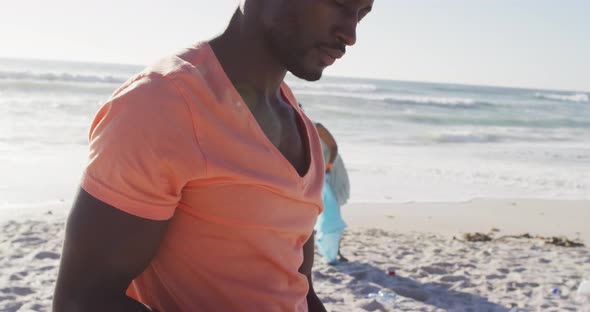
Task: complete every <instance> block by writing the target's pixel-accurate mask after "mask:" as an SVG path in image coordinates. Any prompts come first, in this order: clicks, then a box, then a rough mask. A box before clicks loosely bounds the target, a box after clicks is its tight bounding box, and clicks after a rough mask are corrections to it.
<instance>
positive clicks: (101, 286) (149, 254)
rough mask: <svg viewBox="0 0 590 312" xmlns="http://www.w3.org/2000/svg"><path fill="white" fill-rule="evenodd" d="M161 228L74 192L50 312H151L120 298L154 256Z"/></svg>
mask: <svg viewBox="0 0 590 312" xmlns="http://www.w3.org/2000/svg"><path fill="white" fill-rule="evenodd" d="M167 225H168V221H153V220H147V219H142V218H139V217H135V216H132V215H129V214H127V213H125V212H123V211H120V210H118V209H116V208H114V207H112V206H109V205H108V204H106V203H104V202H101V201H100V200H98V199H96V198H94V197H93V196H92V195H90V194H88V193H87V192H86V191H84V190H83V189H80V192H79V194H78V197H77V198H76V201H75V203H74V206H73V207H72V211H71V212H70V216H69V218H68V224H67V228H66V237H65V242H64V247H63V252H62V258H61V264H60V269H59V275H58V278H57V284H56V288H55V295H54V301H53V311H54V312H65V311H113V312H116V311H152V310H151V309H150V308H149V307H146V306H144V305H143V304H141V303H139V302H137V301H135V300H133V299H131V298H129V297H127V296H126V294H125V292H126V290H127V288H128V287H129V284H130V283H131V281H132V280H133V279H134V278H135V277H136V276H138V275H139V274H140V273H141V272H142V271H143V270H144V269H145V268H146V267H147V266H148V264H149V263H150V261H151V259H152V258H153V257H154V255H155V254H156V251H157V249H158V246H159V244H160V241H161V239H162V237H163V236H164V233H165V231H166V228H167Z"/></svg>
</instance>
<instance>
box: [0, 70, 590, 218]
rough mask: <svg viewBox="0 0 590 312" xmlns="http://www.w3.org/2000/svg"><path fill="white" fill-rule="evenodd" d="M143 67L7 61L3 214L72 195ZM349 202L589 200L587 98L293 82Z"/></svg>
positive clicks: (0, 106)
mask: <svg viewBox="0 0 590 312" xmlns="http://www.w3.org/2000/svg"><path fill="white" fill-rule="evenodd" d="M141 69H142V67H141V66H128V65H108V64H91V63H72V62H55V61H31V60H16V59H0V210H1V209H3V208H15V207H17V208H19V209H20V208H22V209H26V208H27V207H34V206H46V205H61V204H63V203H64V202H68V201H70V200H71V199H72V198H73V196H74V192H75V191H76V189H77V185H78V181H79V178H80V176H81V173H82V170H83V168H84V164H85V162H86V153H87V136H88V128H89V125H90V122H91V121H92V118H93V117H94V114H95V113H96V111H97V109H98V108H99V105H101V104H102V103H103V102H104V101H105V100H106V99H107V98H108V97H109V96H110V94H111V93H112V92H113V91H114V90H115V89H116V88H117V87H118V86H120V85H121V84H122V83H123V82H124V81H126V80H127V79H128V78H129V77H130V76H132V75H133V74H134V73H137V72H138V71H140V70H141ZM287 82H288V84H289V85H290V86H291V88H292V89H293V91H294V93H295V95H296V96H297V98H298V100H299V101H300V102H301V104H302V105H303V107H304V109H305V111H306V113H307V114H308V115H309V116H310V117H311V118H312V119H314V120H316V121H320V122H322V123H323V124H324V125H325V126H326V127H327V128H328V129H329V130H330V131H331V132H332V133H333V134H334V136H335V137H336V139H337V141H338V143H339V145H340V151H341V155H342V157H343V159H344V161H345V164H346V166H347V168H348V170H349V175H350V177H351V185H352V188H351V201H352V202H409V201H429V202H433V201H435V202H440V201H465V200H470V199H473V198H543V199H590V93H588V92H572V91H551V90H534V89H513V88H500V87H484V86H467V85H454V84H437V83H417V82H402V81H385V80H369V79H352V78H335V77H325V78H323V79H322V80H321V81H319V82H315V83H309V82H305V81H301V80H298V79H296V78H294V77H288V78H287Z"/></svg>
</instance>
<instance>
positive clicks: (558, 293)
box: [0, 200, 590, 312]
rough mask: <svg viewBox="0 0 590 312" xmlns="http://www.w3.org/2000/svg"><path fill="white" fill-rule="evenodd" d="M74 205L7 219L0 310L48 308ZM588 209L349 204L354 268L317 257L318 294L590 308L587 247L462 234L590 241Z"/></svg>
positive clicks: (399, 301) (341, 302)
mask: <svg viewBox="0 0 590 312" xmlns="http://www.w3.org/2000/svg"><path fill="white" fill-rule="evenodd" d="M67 205H69V203H63V204H62V206H56V207H54V208H52V209H49V208H48V209H45V210H43V209H41V210H38V211H36V212H35V213H30V214H28V215H19V216H16V215H12V216H11V215H6V214H5V215H3V220H2V221H0V224H1V225H0V231H1V235H0V311H3V312H4V311H49V310H50V306H51V298H52V292H53V287H54V283H55V279H56V275H57V270H58V264H59V254H60V252H61V244H62V239H63V235H64V230H65V229H64V221H65V215H66V211H65V210H66V209H65V207H66V206H67ZM588 207H590V203H589V202H583V201H546V200H501V201H498V200H496V201H493V200H475V201H470V202H465V203H440V204H436V203H420V204H418V203H416V204H413V203H408V204H351V205H348V206H345V207H343V212H344V217H345V219H346V221H347V222H348V224H349V228H348V229H347V231H346V234H345V237H344V240H343V246H342V252H343V253H344V254H345V255H346V256H348V257H349V259H350V262H349V263H343V264H339V265H336V266H331V265H327V264H326V263H325V262H324V261H323V259H322V258H321V257H320V256H319V255H316V261H315V269H314V281H315V289H316V291H317V292H318V294H319V296H320V298H321V299H322V300H323V302H324V303H325V305H326V307H327V308H328V310H329V311H510V310H511V309H513V308H515V307H517V308H520V309H522V310H519V311H590V302H589V301H587V300H584V297H583V296H578V295H577V294H576V290H577V288H578V286H579V284H580V282H581V281H582V280H583V278H584V276H585V278H590V276H589V273H590V249H589V248H588V247H578V248H567V247H559V246H553V245H548V244H546V243H545V242H544V241H543V240H541V239H538V238H530V239H525V238H509V237H506V238H501V239H498V240H494V241H490V242H465V241H462V239H463V237H462V234H464V233H467V232H482V233H490V231H491V230H492V228H495V229H497V230H495V231H496V232H493V233H492V237H494V238H500V237H501V236H505V235H513V234H523V233H529V234H530V235H531V236H536V235H543V236H553V235H555V236H557V235H565V236H567V237H568V238H570V239H575V238H579V239H580V240H582V241H583V242H585V243H586V244H588V243H589V242H590V240H589V238H590V227H588V226H585V225H586V224H587V222H588V220H590V210H589V209H588ZM50 211H51V213H49V212H50ZM453 237H455V238H456V239H453ZM393 272H395V275H391V274H393ZM382 289H389V290H393V291H394V292H396V293H397V295H398V296H397V298H395V306H393V305H384V304H381V303H380V302H379V301H378V300H377V299H376V298H371V294H374V293H377V292H378V291H379V290H382ZM512 311H517V310H516V309H513V310H512Z"/></svg>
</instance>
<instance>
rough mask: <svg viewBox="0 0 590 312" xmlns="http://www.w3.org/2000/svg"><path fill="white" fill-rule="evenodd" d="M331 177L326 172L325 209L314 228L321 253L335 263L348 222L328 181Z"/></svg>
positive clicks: (323, 191)
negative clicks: (343, 217)
mask: <svg viewBox="0 0 590 312" xmlns="http://www.w3.org/2000/svg"><path fill="white" fill-rule="evenodd" d="M329 178H330V173H326V178H325V180H324V188H323V190H322V199H323V201H324V211H323V212H322V213H321V214H320V215H319V217H318V220H317V222H316V224H315V227H314V230H315V231H316V247H317V248H318V250H319V252H320V254H322V256H323V257H324V258H325V259H326V261H327V262H328V263H335V262H336V257H337V256H338V248H339V245H340V239H342V231H343V230H344V229H345V228H346V223H345V222H344V220H343V219H342V215H341V214H340V206H339V205H338V201H337V200H336V197H335V196H334V192H332V189H331V188H330V184H329V183H328V181H329Z"/></svg>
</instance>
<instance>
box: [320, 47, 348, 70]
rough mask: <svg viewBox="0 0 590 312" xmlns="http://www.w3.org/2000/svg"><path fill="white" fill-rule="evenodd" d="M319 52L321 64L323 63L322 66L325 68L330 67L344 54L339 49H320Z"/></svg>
mask: <svg viewBox="0 0 590 312" xmlns="http://www.w3.org/2000/svg"><path fill="white" fill-rule="evenodd" d="M320 52H321V58H322V62H324V64H326V66H330V65H332V64H334V62H335V61H336V60H337V59H339V58H341V57H342V56H344V52H343V51H342V50H339V49H332V48H327V47H321V48H320Z"/></svg>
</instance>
